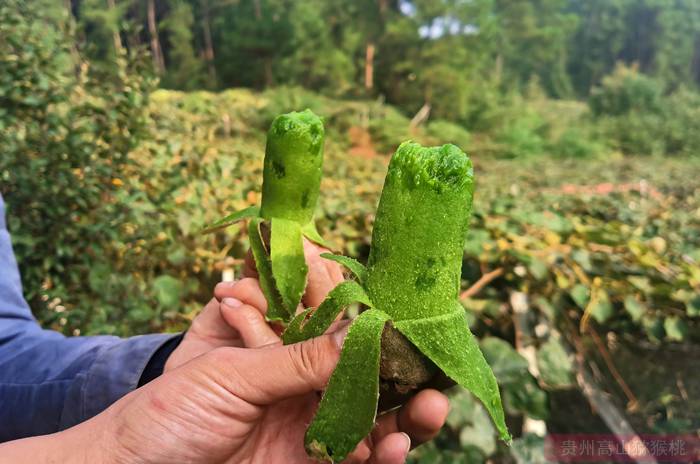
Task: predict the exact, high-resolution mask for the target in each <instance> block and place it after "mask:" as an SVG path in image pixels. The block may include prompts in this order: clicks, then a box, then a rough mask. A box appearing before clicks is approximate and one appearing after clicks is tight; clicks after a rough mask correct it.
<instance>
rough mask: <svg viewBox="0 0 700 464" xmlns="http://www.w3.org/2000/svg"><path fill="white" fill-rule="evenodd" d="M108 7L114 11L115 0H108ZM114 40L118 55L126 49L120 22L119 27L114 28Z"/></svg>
mask: <svg viewBox="0 0 700 464" xmlns="http://www.w3.org/2000/svg"><path fill="white" fill-rule="evenodd" d="M107 7H108V8H109V10H110V11H114V8H116V6H115V4H114V0H107ZM112 41H113V42H114V51H115V52H116V53H117V55H119V54H121V52H122V50H123V49H124V46H123V45H122V38H121V36H120V35H119V25H118V24H117V28H116V29H115V30H114V32H112Z"/></svg>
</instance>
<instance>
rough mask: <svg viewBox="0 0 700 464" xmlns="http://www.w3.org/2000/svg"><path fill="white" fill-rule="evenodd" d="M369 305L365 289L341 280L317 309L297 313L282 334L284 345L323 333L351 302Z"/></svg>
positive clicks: (349, 281)
mask: <svg viewBox="0 0 700 464" xmlns="http://www.w3.org/2000/svg"><path fill="white" fill-rule="evenodd" d="M356 302H360V303H363V304H366V305H368V306H371V302H370V300H369V297H368V296H367V294H366V293H365V290H364V289H363V288H362V287H361V286H360V285H359V284H358V283H357V282H355V281H352V280H346V281H345V282H341V283H340V284H338V286H337V287H335V288H334V289H333V290H331V291H330V292H329V293H328V296H327V297H326V299H325V300H323V302H322V303H321V304H320V305H319V307H318V308H317V309H314V308H309V309H307V310H306V311H304V312H302V313H300V314H297V316H296V317H295V318H294V319H292V321H291V322H290V323H289V326H288V327H287V330H285V331H284V334H282V341H283V342H284V344H285V345H290V344H292V343H297V342H300V341H303V340H307V339H309V338H313V337H318V336H319V335H321V334H323V333H324V332H325V331H326V330H328V327H330V325H331V324H332V323H333V321H335V318H336V317H337V316H338V314H339V313H340V312H341V311H342V310H343V309H345V308H346V307H347V306H348V305H350V304H352V303H356Z"/></svg>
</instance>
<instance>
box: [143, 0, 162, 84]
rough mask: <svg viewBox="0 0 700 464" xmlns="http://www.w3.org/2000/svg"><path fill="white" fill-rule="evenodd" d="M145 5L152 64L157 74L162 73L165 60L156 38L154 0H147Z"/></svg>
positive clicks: (156, 26) (156, 27)
mask: <svg viewBox="0 0 700 464" xmlns="http://www.w3.org/2000/svg"><path fill="white" fill-rule="evenodd" d="M147 7H148V14H147V15H148V33H149V34H150V36H151V53H152V54H153V64H154V65H155V67H156V70H157V71H158V74H163V73H164V72H165V61H164V60H163V51H162V49H161V48H160V40H159V39H158V25H157V23H156V4H155V0H148V5H147Z"/></svg>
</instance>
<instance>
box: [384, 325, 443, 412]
mask: <svg viewBox="0 0 700 464" xmlns="http://www.w3.org/2000/svg"><path fill="white" fill-rule="evenodd" d="M381 343H382V350H381V357H380V361H379V408H378V411H379V413H383V412H386V411H389V410H391V409H394V408H396V407H398V406H401V405H402V404H404V403H405V402H407V401H408V400H409V399H410V398H411V397H412V396H413V395H415V394H416V393H418V392H419V391H421V390H424V389H426V388H435V389H438V390H445V389H447V388H449V387H451V386H453V385H455V382H454V381H453V380H452V379H450V378H449V377H447V376H446V375H445V373H444V372H442V370H440V368H438V367H437V366H436V365H435V363H433V362H432V361H431V360H430V359H428V358H427V357H426V356H425V355H423V353H421V352H420V351H418V348H416V347H415V345H413V343H411V342H410V341H409V340H408V339H407V338H406V337H405V336H404V335H403V334H402V333H401V332H399V331H398V330H396V329H395V328H394V326H393V324H392V323H391V322H388V323H387V324H386V325H385V326H384V331H383V332H382V342H381Z"/></svg>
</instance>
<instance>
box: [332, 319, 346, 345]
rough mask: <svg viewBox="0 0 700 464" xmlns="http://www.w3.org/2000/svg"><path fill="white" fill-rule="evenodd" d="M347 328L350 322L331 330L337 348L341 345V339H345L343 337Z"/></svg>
mask: <svg viewBox="0 0 700 464" xmlns="http://www.w3.org/2000/svg"><path fill="white" fill-rule="evenodd" d="M348 329H350V324H348V325H346V326H345V327H343V328H341V329H338V330H336V331H335V332H333V341H334V342H335V344H336V346H337V347H338V348H342V347H343V341H344V340H345V337H346V336H347V334H348Z"/></svg>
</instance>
